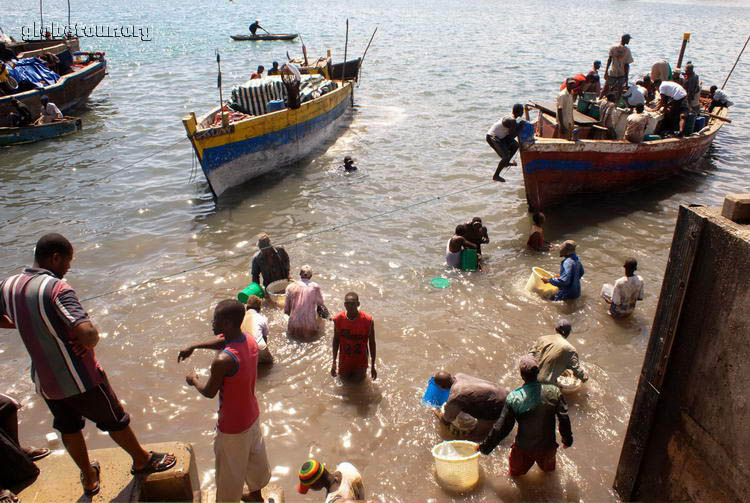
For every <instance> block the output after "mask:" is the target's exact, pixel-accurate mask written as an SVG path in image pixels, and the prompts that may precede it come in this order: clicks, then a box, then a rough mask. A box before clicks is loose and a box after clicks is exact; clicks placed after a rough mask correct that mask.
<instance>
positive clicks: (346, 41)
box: [341, 18, 354, 105]
mask: <svg viewBox="0 0 750 503" xmlns="http://www.w3.org/2000/svg"><path fill="white" fill-rule="evenodd" d="M348 48H349V18H346V38H345V39H344V64H343V65H342V66H341V85H342V86H345V85H346V50H347V49H348ZM351 102H352V105H354V87H352V97H351Z"/></svg>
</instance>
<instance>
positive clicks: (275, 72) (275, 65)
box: [266, 61, 281, 76]
mask: <svg viewBox="0 0 750 503" xmlns="http://www.w3.org/2000/svg"><path fill="white" fill-rule="evenodd" d="M279 73H281V71H280V70H279V62H278V61H274V62H273V63H272V64H271V69H270V70H268V73H267V74H266V75H269V76H270V75H279Z"/></svg>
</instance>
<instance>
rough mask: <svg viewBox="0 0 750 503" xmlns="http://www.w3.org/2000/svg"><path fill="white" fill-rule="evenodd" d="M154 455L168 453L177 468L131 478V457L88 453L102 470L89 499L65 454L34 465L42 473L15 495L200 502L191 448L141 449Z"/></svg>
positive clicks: (30, 502)
mask: <svg viewBox="0 0 750 503" xmlns="http://www.w3.org/2000/svg"><path fill="white" fill-rule="evenodd" d="M144 448H145V449H146V450H149V451H155V452H170V453H174V455H175V456H176V457H177V464H176V465H175V466H174V467H172V468H170V469H169V470H167V471H165V472H162V473H154V474H151V475H147V476H133V475H131V474H130V467H131V459H130V456H128V455H127V453H125V451H123V450H122V449H120V448H117V447H114V448H110V449H96V450H92V451H89V458H90V459H91V460H92V461H98V462H99V465H100V466H101V481H100V487H101V489H100V491H99V494H97V495H96V496H94V497H93V498H91V499H89V498H87V497H86V496H84V494H83V488H82V487H81V480H80V471H79V470H78V467H77V466H76V465H75V463H73V460H72V459H71V458H70V456H68V454H67V453H66V452H65V451H64V450H59V451H55V452H54V453H53V454H52V455H50V456H47V457H46V458H44V459H42V460H40V461H38V462H37V466H38V467H39V470H40V471H41V473H40V474H39V477H37V479H36V481H34V483H33V484H31V485H30V486H28V487H27V488H25V489H24V490H22V491H21V492H19V493H18V496H19V498H20V499H21V501H23V502H24V503H48V502H52V501H61V502H62V501H65V502H72V501H92V502H94V503H100V502H108V501H116V502H131V501H195V502H200V501H201V491H200V482H199V479H198V468H197V466H196V463H195V455H194V453H193V447H192V445H190V444H188V443H183V442H161V443H156V444H147V445H144Z"/></svg>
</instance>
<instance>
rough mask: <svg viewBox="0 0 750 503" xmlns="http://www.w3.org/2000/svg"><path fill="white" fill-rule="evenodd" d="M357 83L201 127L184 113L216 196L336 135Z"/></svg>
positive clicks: (302, 154)
mask: <svg viewBox="0 0 750 503" xmlns="http://www.w3.org/2000/svg"><path fill="white" fill-rule="evenodd" d="M351 95H352V86H351V84H346V85H344V86H342V87H340V88H339V89H337V90H335V91H332V92H330V93H328V94H326V95H323V96H321V97H320V98H317V99H315V100H312V101H309V102H306V103H304V104H302V106H301V107H300V108H298V109H297V110H289V109H285V110H281V111H278V112H273V113H270V114H266V115H262V116H259V117H256V118H253V119H249V120H245V121H241V122H237V123H233V124H230V125H229V126H228V127H226V128H211V129H203V130H198V131H197V132H196V130H195V127H194V124H193V123H191V119H190V117H186V118H185V119H183V123H184V124H185V128H186V130H187V132H188V136H189V137H190V139H191V141H192V143H193V147H194V149H195V152H196V154H197V155H198V159H199V161H200V164H201V168H202V170H203V173H204V175H205V176H206V179H207V180H208V182H209V185H210V186H211V190H212V191H213V193H214V195H215V196H217V197H218V196H220V195H221V194H222V193H223V192H225V191H226V190H227V189H229V188H230V187H234V186H236V185H240V184H242V183H245V182H247V181H249V180H252V179H253V178H256V177H258V176H261V175H263V174H266V173H269V172H271V171H273V170H275V169H278V168H280V167H283V166H288V165H290V164H293V163H295V162H297V161H299V160H301V159H303V158H305V157H306V156H308V155H309V154H310V153H312V152H313V151H314V150H315V149H316V148H318V147H319V146H320V145H322V144H323V143H324V142H325V141H326V140H328V139H330V138H331V137H333V136H334V134H335V132H336V130H337V129H338V128H339V125H340V122H341V120H342V119H343V116H344V115H345V112H346V111H347V109H349V107H350V106H351Z"/></svg>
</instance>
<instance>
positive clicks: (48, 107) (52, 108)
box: [39, 94, 63, 124]
mask: <svg viewBox="0 0 750 503" xmlns="http://www.w3.org/2000/svg"><path fill="white" fill-rule="evenodd" d="M39 101H40V102H41V103H42V114H41V115H42V117H41V118H42V124H49V123H51V122H55V121H61V120H62V119H63V114H62V112H61V111H60V109H59V108H57V105H55V104H54V103H51V102H50V100H49V96H47V95H46V94H45V95H44V96H42V97H41V98H39Z"/></svg>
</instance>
